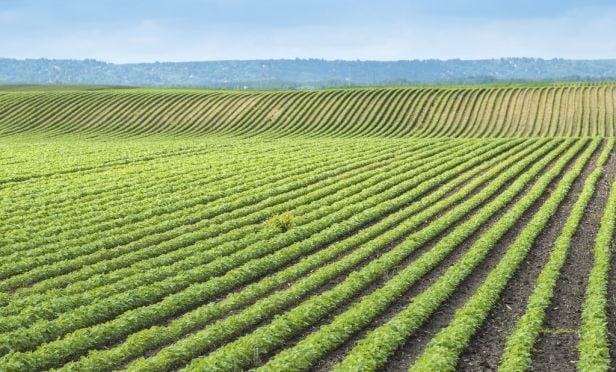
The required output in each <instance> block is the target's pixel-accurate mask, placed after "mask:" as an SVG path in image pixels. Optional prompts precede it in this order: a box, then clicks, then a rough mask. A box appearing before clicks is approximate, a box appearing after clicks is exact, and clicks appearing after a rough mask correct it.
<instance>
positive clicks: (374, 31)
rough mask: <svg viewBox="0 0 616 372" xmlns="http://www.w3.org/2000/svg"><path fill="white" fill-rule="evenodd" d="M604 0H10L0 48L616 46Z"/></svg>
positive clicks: (388, 52) (333, 52)
mask: <svg viewBox="0 0 616 372" xmlns="http://www.w3.org/2000/svg"><path fill="white" fill-rule="evenodd" d="M614 24H616V4H614V3H613V2H610V1H607V0H591V1H579V0H566V1H555V0H549V1H530V0H523V1H517V2H512V3H501V2H498V3H495V2H491V1H487V0H478V1H461V0H443V1H423V0H422V1H404V0H386V1H382V2H380V3H379V5H378V6H376V5H375V4H374V2H373V1H350V0H338V1H325V0H313V1H303V0H302V1H295V2H287V1H282V0H269V1H262V2H251V1H247V0H226V1H224V0H206V1H197V0H177V1H174V2H173V4H170V3H169V2H166V1H161V0H152V1H146V0H136V1H131V2H130V3H127V2H125V1H121V0H102V1H97V2H83V1H77V0H58V1H52V0H25V1H18V0H8V1H3V2H2V3H1V4H0V47H1V48H0V57H5V58H19V59H23V58H49V59H97V60H101V61H106V62H113V63H136V62H154V61H161V62H166V61H209V60H251V59H294V58H323V59H327V60H357V59H360V60H384V61H388V60H412V59H454V58H460V59H489V58H501V57H535V58H546V59H549V58H555V57H556V58H569V59H610V58H614V57H616V40H615V39H614V38H613V37H612V36H611V32H612V29H613V25H614Z"/></svg>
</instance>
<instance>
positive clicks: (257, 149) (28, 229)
mask: <svg viewBox="0 0 616 372" xmlns="http://www.w3.org/2000/svg"><path fill="white" fill-rule="evenodd" d="M615 110H616V85H614V84H609V83H596V84H574V83H562V84H543V85H540V84H534V85H530V84H528V85H508V86H505V85H479V86H469V87H464V86H451V87H449V86H444V87H411V88H396V87H391V88H352V89H331V90H312V91H311V90H297V91H294V90H290V91H207V90H188V89H144V88H124V89H118V88H106V87H97V86H92V87H86V88H83V87H64V88H62V89H51V88H47V87H36V86H32V87H8V88H6V89H2V90H0V169H1V171H0V220H1V221H2V224H0V257H1V258H2V259H1V260H0V370H3V369H4V370H8V371H14V370H15V371H38V370H49V369H56V370H63V371H81V370H122V369H127V370H134V371H143V370H152V371H154V370H156V371H166V370H178V369H186V370H189V371H199V370H221V371H228V370H244V369H252V368H254V369H256V370H259V371H290V370H336V371H359V370H366V371H368V370H387V371H398V370H413V371H425V370H455V369H458V370H469V371H471V370H496V369H500V370H503V371H510V370H515V371H518V370H530V369H535V370H547V369H548V368H552V369H562V370H575V369H579V370H584V371H595V370H608V369H610V368H614V367H616V347H615V346H614V345H616V303H615V302H614V298H616V256H615V255H613V248H614V240H615V238H614V230H615V225H616V155H615V154H616V150H615V137H614V136H615V133H616V123H615V118H616V112H615Z"/></svg>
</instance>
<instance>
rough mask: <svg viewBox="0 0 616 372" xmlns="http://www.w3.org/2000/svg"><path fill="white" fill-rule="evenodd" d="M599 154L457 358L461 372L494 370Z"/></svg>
mask: <svg viewBox="0 0 616 372" xmlns="http://www.w3.org/2000/svg"><path fill="white" fill-rule="evenodd" d="M599 154H600V150H598V151H596V152H595V154H594V157H593V158H592V159H591V161H590V162H589V163H588V165H587V166H586V167H585V168H584V171H583V172H582V174H581V175H580V177H579V178H578V179H577V180H576V181H575V183H574V184H573V186H572V188H571V190H570V192H569V194H568V195H567V197H566V198H565V200H564V201H563V203H562V204H561V205H560V207H559V208H558V210H557V211H556V214H555V215H554V216H553V217H552V219H551V220H550V222H549V224H548V226H547V228H546V229H545V230H544V231H543V232H542V233H541V234H540V235H539V236H538V237H537V240H536V241H535V243H534V244H533V248H532V249H531V251H530V252H529V254H528V256H527V257H526V259H525V260H524V261H523V263H522V265H521V266H520V269H519V270H518V272H516V274H515V276H514V277H513V278H512V279H511V280H510V281H509V283H508V284H507V286H506V287H505V289H504V290H503V294H502V296H501V298H500V300H499V301H498V303H497V304H496V306H494V308H493V309H492V311H491V312H490V315H489V316H488V318H487V319H486V321H485V322H484V324H483V326H482V327H481V328H480V329H479V331H478V332H477V333H476V335H475V336H474V337H473V338H472V339H471V342H470V344H469V346H468V348H467V350H466V351H465V352H464V353H463V354H462V355H461V357H460V366H459V368H460V370H469V371H470V370H477V369H478V368H479V369H482V370H496V368H497V366H498V362H499V359H500V357H501V355H502V352H503V349H504V347H505V343H506V340H507V337H508V336H509V334H510V333H511V330H512V329H513V327H514V325H515V322H516V321H517V320H518V318H519V317H520V316H521V315H522V314H523V313H524V311H525V309H526V304H527V300H528V298H529V297H530V294H531V293H532V290H533V288H534V286H535V284H534V283H535V280H536V278H537V276H538V275H539V273H540V272H541V270H542V269H543V266H544V265H545V263H546V262H547V260H548V258H549V255H550V251H551V248H552V245H553V243H554V241H555V240H556V238H557V237H558V235H559V234H560V230H561V228H562V225H563V224H564V223H565V221H566V220H567V218H568V216H569V213H570V211H571V208H572V207H573V203H575V201H576V200H577V195H579V193H580V192H581V191H582V189H583V187H584V182H585V180H586V178H587V177H588V175H589V174H590V173H591V172H592V170H593V169H594V167H595V162H596V159H597V158H598V156H599Z"/></svg>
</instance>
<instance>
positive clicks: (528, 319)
mask: <svg viewBox="0 0 616 372" xmlns="http://www.w3.org/2000/svg"><path fill="white" fill-rule="evenodd" d="M613 146H614V140H610V141H609V143H607V144H606V145H605V147H604V149H603V151H602V153H601V156H600V157H599V159H598V160H597V163H596V165H595V167H596V168H595V169H594V170H593V171H592V173H591V174H590V175H589V176H588V178H587V179H586V181H585V182H584V188H583V189H582V192H581V193H580V195H579V196H578V199H577V200H576V202H575V204H574V205H573V207H572V209H571V212H570V214H569V217H568V218H567V221H566V222H565V224H564V226H563V228H562V231H561V233H560V235H559V236H558V238H557V239H556V241H555V242H554V246H553V248H552V252H551V253H550V258H549V260H548V262H547V264H546V265H545V267H544V268H543V270H542V271H541V273H540V274H539V277H538V278H537V282H536V284H535V289H534V290H533V293H532V294H531V296H530V298H529V300H528V303H527V305H526V310H525V312H524V315H522V317H521V318H520V319H519V320H518V321H517V322H516V325H515V327H514V329H513V331H512V333H511V335H510V336H509V338H508V339H507V344H506V346H505V352H504V354H503V356H502V358H501V362H500V367H499V369H501V370H503V371H514V370H515V371H520V370H528V369H529V368H530V367H531V355H532V348H533V346H534V344H535V342H536V339H537V337H538V336H539V333H540V332H541V327H542V325H543V320H544V318H545V314H546V309H547V307H548V306H549V304H550V302H551V299H552V295H553V291H554V288H555V286H556V281H557V280H558V277H559V275H560V270H561V268H562V266H563V265H564V263H565V260H566V258H567V252H568V250H569V247H570V245H571V239H572V237H573V235H574V234H575V232H576V230H577V228H578V226H579V224H580V221H581V220H582V217H583V215H584V213H585V211H586V207H587V206H588V203H589V202H590V199H591V198H592V196H593V194H594V193H595V188H596V183H597V181H598V180H599V177H600V176H601V174H602V172H603V166H604V165H605V163H606V161H607V160H608V158H609V156H610V153H611V151H612V149H613Z"/></svg>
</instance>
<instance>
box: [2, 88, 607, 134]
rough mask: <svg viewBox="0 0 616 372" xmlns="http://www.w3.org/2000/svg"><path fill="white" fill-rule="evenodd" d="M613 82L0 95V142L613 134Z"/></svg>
mask: <svg viewBox="0 0 616 372" xmlns="http://www.w3.org/2000/svg"><path fill="white" fill-rule="evenodd" d="M615 90H616V85H614V84H575V83H569V84H552V85H518V86H502V85H500V86H499V85H495V86H489V85H484V86H471V87H468V86H461V87H416V88H406V87H405V88H352V89H328V90H314V91H311V90H297V91H295V90H291V91H210V90H187V89H143V88H139V89H114V88H108V89H104V87H87V88H75V87H66V88H65V89H49V88H46V87H44V86H42V87H39V88H37V87H30V88H29V89H25V88H19V87H14V88H13V89H8V90H5V91H4V92H3V93H0V136H13V135H43V136H59V135H79V136H85V137H99V136H121V137H131V136H150V135H164V136H202V135H230V136H242V137H244V136H265V137H284V136H308V137H325V136H328V137H535V136H614V133H615V131H616V130H615V123H614V116H615V106H616V91H615Z"/></svg>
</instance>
